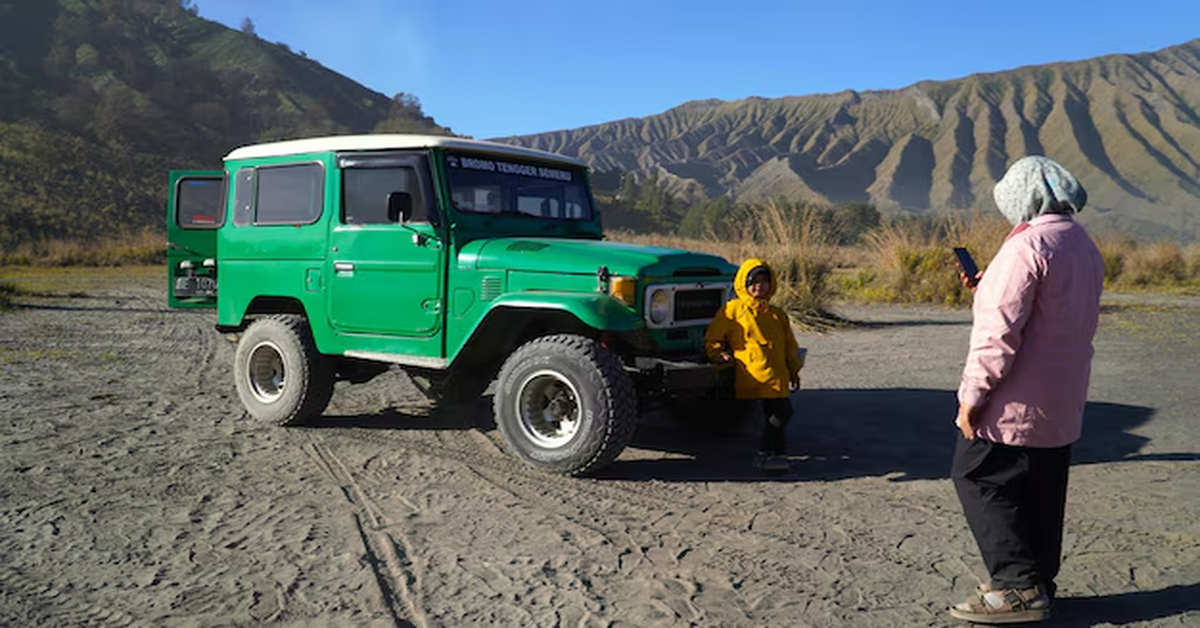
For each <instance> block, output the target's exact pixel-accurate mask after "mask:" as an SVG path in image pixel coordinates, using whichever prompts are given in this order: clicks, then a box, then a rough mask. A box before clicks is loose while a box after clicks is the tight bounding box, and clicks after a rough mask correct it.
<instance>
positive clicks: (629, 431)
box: [493, 334, 638, 475]
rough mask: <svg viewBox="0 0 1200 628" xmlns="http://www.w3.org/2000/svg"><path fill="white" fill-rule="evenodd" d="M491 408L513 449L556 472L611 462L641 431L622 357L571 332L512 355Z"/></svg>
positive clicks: (579, 470)
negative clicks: (619, 357)
mask: <svg viewBox="0 0 1200 628" xmlns="http://www.w3.org/2000/svg"><path fill="white" fill-rule="evenodd" d="M493 404H494V406H493V408H494V413H495V416H496V426H497V427H498V428H499V429H500V435H501V436H502V437H503V438H504V442H505V445H506V446H507V447H508V449H509V451H510V452H512V454H513V455H514V456H516V457H517V458H519V459H520V460H522V461H524V462H525V463H527V464H530V465H532V466H534V467H538V468H540V469H544V470H546V471H550V472H553V473H561V474H568V475H582V474H584V473H588V472H590V471H594V470H596V469H599V468H600V467H603V466H604V465H607V464H608V463H610V462H612V461H613V460H614V459H616V457H617V456H618V455H620V453H621V451H622V450H624V449H625V446H626V445H627V444H629V440H630V439H631V438H632V437H633V432H634V430H635V429H636V427H637V418H638V417H637V400H636V393H635V392H634V389H633V383H632V382H631V381H630V379H629V375H628V374H626V372H625V369H624V367H622V365H621V362H620V360H618V359H617V358H616V356H614V355H613V354H612V353H610V352H609V351H608V350H607V349H605V348H604V347H602V346H601V345H600V344H599V343H598V342H596V341H594V340H591V339H588V338H585V337H583V336H578V335H574V334H561V335H556V336H545V337H542V338H536V339H534V340H531V341H529V342H527V343H525V344H524V345H522V346H520V347H519V348H518V349H517V350H516V351H515V352H513V354H512V355H511V356H509V358H508V360H506V361H505V362H504V366H503V367H502V368H501V369H500V377H499V379H498V380H497V385H496V394H495V397H494V399H493Z"/></svg>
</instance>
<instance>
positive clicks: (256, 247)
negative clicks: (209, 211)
mask: <svg viewBox="0 0 1200 628" xmlns="http://www.w3.org/2000/svg"><path fill="white" fill-rule="evenodd" d="M227 167H228V169H229V172H230V174H231V177H232V179H233V186H232V187H233V190H232V193H233V196H234V202H233V204H232V216H230V219H229V220H228V221H227V224H226V225H225V227H224V228H222V229H221V230H220V234H219V239H218V246H219V248H220V251H221V256H220V260H219V264H218V270H219V272H220V274H221V281H222V286H221V287H222V290H221V296H220V299H219V300H218V302H217V324H218V325H219V326H227V327H240V326H241V325H242V324H243V322H244V320H245V317H246V316H247V315H253V314H257V313H277V312H292V313H301V312H303V313H305V314H307V316H308V317H309V319H310V320H321V321H323V320H324V316H325V313H324V311H323V310H324V302H323V299H322V298H321V297H322V296H323V295H322V289H323V280H322V276H321V273H322V271H323V270H324V266H325V252H326V237H327V236H326V234H327V227H326V224H327V223H326V221H327V219H328V215H329V214H330V212H331V211H333V210H332V209H331V208H333V207H336V204H335V203H336V201H335V199H334V198H333V193H334V191H333V190H331V189H330V186H329V185H327V184H326V173H327V172H328V171H329V169H330V163H329V159H328V157H327V156H325V155H320V154H314V155H312V156H309V157H306V158H303V159H298V158H289V159H286V160H278V159H269V158H268V159H259V160H251V161H241V162H227ZM323 327H324V325H323V324H321V325H313V332H314V337H316V338H317V341H318V343H320V336H319V335H318V332H319V331H320V330H321V329H322V328H323Z"/></svg>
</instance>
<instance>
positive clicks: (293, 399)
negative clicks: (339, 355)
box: [233, 314, 334, 425]
mask: <svg viewBox="0 0 1200 628" xmlns="http://www.w3.org/2000/svg"><path fill="white" fill-rule="evenodd" d="M233 379H234V383H236V384H237V391H238V397H239V398H240V399H241V401H242V405H243V406H244V407H245V408H246V411H247V412H249V413H250V416H252V417H254V418H255V419H257V420H259V421H262V422H263V423H269V424H271V425H301V424H304V423H307V422H310V421H312V420H313V419H315V418H316V417H319V416H321V413H322V412H324V411H325V407H326V406H328V405H329V400H330V398H331V397H332V396H333V379H334V378H333V371H332V368H331V364H330V361H329V360H328V359H326V358H325V357H324V356H322V355H321V354H320V353H317V348H316V345H315V344H314V343H313V339H312V332H311V331H310V330H309V327H308V320H307V319H305V318H304V317H303V316H296V315H290V314H277V315H274V316H267V317H265V318H260V319H258V320H256V321H254V322H253V323H251V324H250V326H249V327H248V328H246V332H245V333H243V334H242V336H241V338H240V339H239V340H238V345H237V351H236V354H235V357H234V361H233Z"/></svg>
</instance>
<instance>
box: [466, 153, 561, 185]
mask: <svg viewBox="0 0 1200 628" xmlns="http://www.w3.org/2000/svg"><path fill="white" fill-rule="evenodd" d="M446 163H447V164H448V165H449V166H450V167H451V168H462V169H464V170H481V171H483V172H498V173H500V174H515V175H517V176H521V177H533V178H537V179H552V180H554V181H573V180H574V175H573V174H572V173H571V171H570V170H559V169H558V168H547V167H545V166H532V165H530V164H519V163H514V162H511V161H500V160H496V159H483V158H480V157H458V156H454V155H450V156H448V157H446Z"/></svg>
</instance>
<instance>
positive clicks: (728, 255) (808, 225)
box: [610, 202, 843, 330]
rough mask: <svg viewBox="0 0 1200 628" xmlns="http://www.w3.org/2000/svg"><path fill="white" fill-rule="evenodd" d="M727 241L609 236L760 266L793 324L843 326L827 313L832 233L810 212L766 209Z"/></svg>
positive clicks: (832, 287)
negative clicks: (770, 273)
mask: <svg viewBox="0 0 1200 628" xmlns="http://www.w3.org/2000/svg"><path fill="white" fill-rule="evenodd" d="M749 215H750V216H752V218H750V219H749V220H747V221H745V222H744V223H743V224H741V225H739V226H738V227H737V229H736V231H735V232H734V234H733V236H732V237H730V238H728V239H718V238H717V237H710V238H707V239H703V240H692V239H685V238H676V237H673V236H665V235H637V234H632V233H627V232H616V233H612V234H610V239H612V240H619V241H623V242H633V243H636V244H650V245H655V246H667V247H671V248H678V249H686V250H691V251H700V252H704V253H711V254H714V255H719V256H721V257H724V258H725V259H727V260H730V261H731V262H734V263H737V264H740V263H741V262H742V261H744V260H746V259H748V258H758V259H762V260H765V261H766V262H767V263H768V264H770V265H771V267H772V268H773V269H774V270H775V274H776V276H777V277H778V284H779V285H778V286H776V291H775V297H774V302H775V303H776V304H777V305H779V306H780V307H782V308H784V309H785V310H787V311H788V312H789V313H790V314H791V315H792V317H793V318H794V320H795V321H796V323H797V324H799V325H800V326H802V327H805V328H809V329H814V330H819V329H826V328H830V327H834V326H838V325H840V324H842V322H843V321H841V320H840V319H839V318H838V317H836V316H835V315H833V314H831V313H830V312H829V310H828V306H829V303H830V301H831V300H832V299H833V298H834V297H835V296H836V294H837V290H836V286H835V285H834V281H833V276H834V275H833V271H834V268H835V266H836V265H837V264H836V260H837V259H838V257H839V253H840V252H839V250H838V249H837V248H836V247H834V246H832V245H831V244H830V241H831V235H832V234H831V232H830V231H829V229H828V227H827V225H825V224H824V223H823V222H822V221H821V220H820V218H819V215H818V213H817V212H815V211H811V210H808V209H799V210H789V208H787V207H784V206H782V205H780V204H777V203H773V202H771V203H766V204H765V205H762V206H761V207H759V208H758V209H757V211H755V212H753V213H752V214H749Z"/></svg>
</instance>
